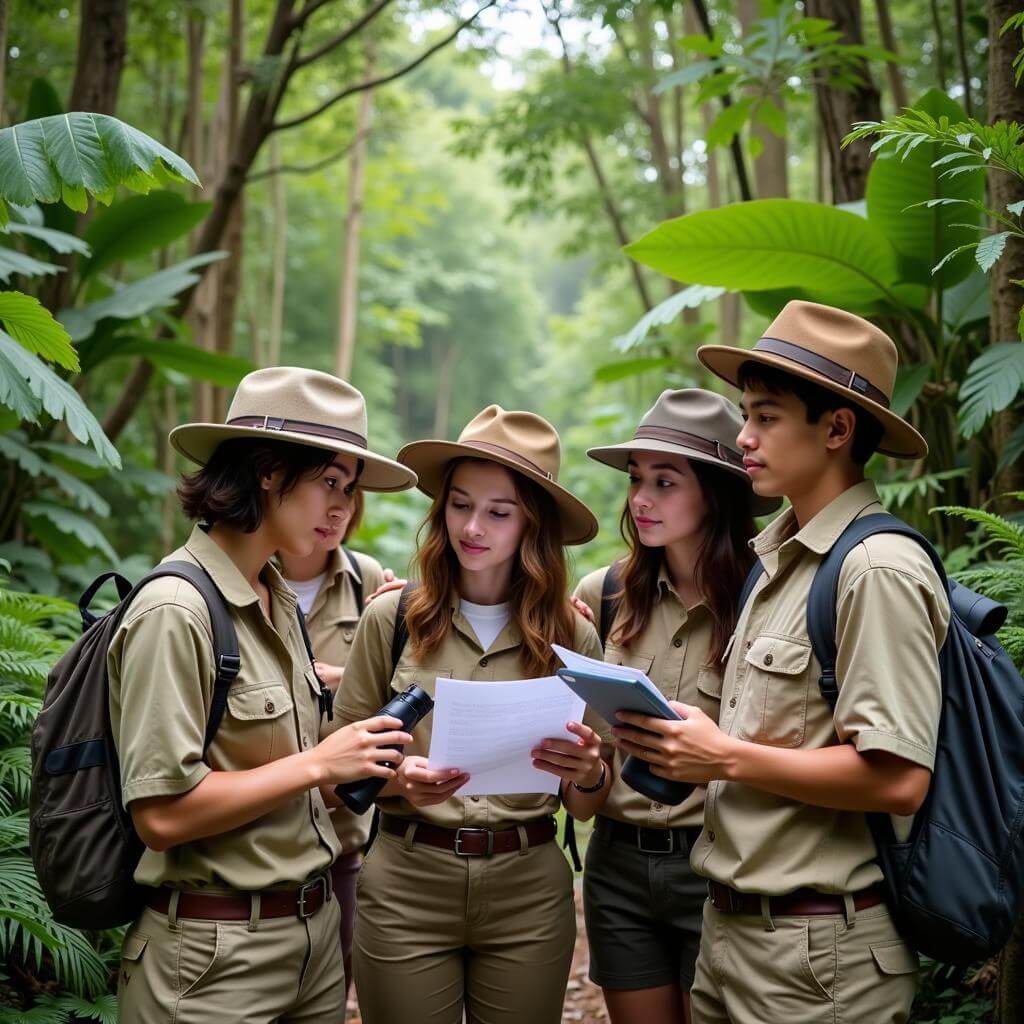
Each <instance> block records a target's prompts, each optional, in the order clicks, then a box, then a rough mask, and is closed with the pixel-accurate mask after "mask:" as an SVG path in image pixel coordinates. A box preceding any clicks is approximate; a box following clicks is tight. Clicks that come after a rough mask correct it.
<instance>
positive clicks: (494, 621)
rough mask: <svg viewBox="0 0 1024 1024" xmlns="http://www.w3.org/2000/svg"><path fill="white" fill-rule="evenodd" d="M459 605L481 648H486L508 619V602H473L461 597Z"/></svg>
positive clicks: (496, 636) (495, 638)
mask: <svg viewBox="0 0 1024 1024" xmlns="http://www.w3.org/2000/svg"><path fill="white" fill-rule="evenodd" d="M459 607H460V608H461V610H462V614H463V615H465V616H466V619H467V620H468V621H469V624H470V625H471V626H472V627H473V632H474V633H476V638H477V640H479V641H480V646H481V648H483V650H485V651H486V650H487V649H488V648H489V647H490V646H491V644H493V643H494V641H495V640H497V638H498V634H499V633H500V632H501V631H502V630H503V629H504V628H505V626H506V625H507V624H508V620H509V611H508V603H507V602H506V603H505V604H473V603H472V601H467V600H466V599H465V598H462V600H461V602H460V605H459Z"/></svg>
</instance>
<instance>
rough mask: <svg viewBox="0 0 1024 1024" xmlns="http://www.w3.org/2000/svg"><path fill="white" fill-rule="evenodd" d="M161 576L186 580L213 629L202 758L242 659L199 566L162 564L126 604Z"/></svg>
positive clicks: (224, 610)
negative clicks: (210, 694) (212, 675)
mask: <svg viewBox="0 0 1024 1024" xmlns="http://www.w3.org/2000/svg"><path fill="white" fill-rule="evenodd" d="M162 576H177V577H179V578H180V579H183V580H187V581H188V582H189V583H191V584H192V586H193V587H195V588H196V590H198V591H199V593H200V594H202V596H203V600H204V601H205V602H206V607H207V608H208V609H209V612H210V625H211V626H212V628H213V657H214V664H215V666H216V671H217V674H216V676H215V678H214V681H213V698H212V699H211V701H210V716H209V718H208V719H207V722H206V734H205V735H204V737H203V754H204V755H205V754H206V751H207V749H208V748H209V746H210V743H211V742H212V741H213V737H214V736H216V735H217V730H218V729H219V728H220V723H221V719H222V718H223V717H224V709H225V708H226V707H227V703H228V690H229V689H230V688H231V684H232V683H233V682H234V681H235V678H236V677H237V676H238V673H239V670H240V669H241V667H242V662H241V659H240V658H239V656H238V634H237V633H236V632H235V624H234V623H233V622H232V621H231V615H230V613H229V612H228V606H227V605H226V604H225V603H224V598H223V597H222V596H221V592H220V591H219V590H218V589H217V585H216V584H215V583H214V582H213V580H212V578H211V577H210V574H209V573H208V572H207V571H206V570H205V569H204V568H203V567H202V566H199V565H194V564H193V563H192V562H185V561H175V562H163V563H161V564H160V565H158V566H157V567H156V568H155V569H154V570H153V571H152V572H150V573H148V574H147V575H146V576H144V577H143V578H142V579H141V580H140V581H139V583H138V585H137V586H136V587H135V589H134V590H133V591H132V593H131V594H130V595H129V597H128V600H130V599H131V598H132V597H134V596H135V594H136V593H137V592H138V591H139V590H140V589H141V588H142V587H143V586H144V585H145V584H146V583H149V581H150V580H155V579H160V578H161V577H162ZM90 589H92V588H90ZM87 593H88V591H87Z"/></svg>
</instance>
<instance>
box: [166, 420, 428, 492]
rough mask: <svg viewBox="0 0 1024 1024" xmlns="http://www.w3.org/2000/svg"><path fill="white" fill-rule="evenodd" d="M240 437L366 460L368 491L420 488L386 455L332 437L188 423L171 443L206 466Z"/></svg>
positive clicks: (363, 479) (363, 484)
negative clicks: (222, 446) (227, 443)
mask: <svg viewBox="0 0 1024 1024" xmlns="http://www.w3.org/2000/svg"><path fill="white" fill-rule="evenodd" d="M240 437H250V438H254V439H258V440H261V441H288V442H290V443H292V444H301V445H305V446H306V447H307V448H323V449H324V450H325V451H330V452H338V453H339V454H341V455H351V456H353V457H355V458H357V459H362V460H363V471H362V473H361V474H360V475H359V487H360V489H361V490H364V491H385V492H386V491H407V490H408V489H409V488H410V487H414V486H415V485H416V474H415V473H414V472H411V471H410V470H409V469H408V468H407V467H405V466H403V465H401V464H400V463H398V462H394V461H393V460H391V459H386V458H384V456H383V455H376V454H374V453H373V452H369V451H367V450H366V449H365V448H360V447H359V446H358V445H354V444H347V443H346V442H344V441H336V440H333V439H332V438H329V437H322V438H321V437H312V436H310V435H309V434H299V433H293V432H291V431H288V430H264V429H263V428H261V427H233V426H228V425H226V424H224V423H185V424H182V425H181V426H180V427H175V428H174V430H172V431H171V433H170V435H169V437H168V440H169V441H170V443H171V447H172V448H174V449H175V451H178V452H180V453H181V454H182V455H184V456H185V458H186V459H189V460H190V461H191V462H195V463H197V464H198V465H200V466H205V465H206V463H207V462H209V461H210V456H211V455H212V454H213V451H214V449H215V448H216V447H217V445H219V444H220V443H221V442H222V441H228V440H231V439H232V438H240Z"/></svg>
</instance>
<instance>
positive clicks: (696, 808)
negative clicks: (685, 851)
mask: <svg viewBox="0 0 1024 1024" xmlns="http://www.w3.org/2000/svg"><path fill="white" fill-rule="evenodd" d="M607 573H608V567H607V566H605V568H603V569H598V570H596V571H595V572H592V573H590V574H589V575H587V576H585V577H584V578H583V579H582V580H581V581H580V584H579V586H578V587H577V588H576V596H577V597H578V598H580V600H582V601H584V602H585V603H586V604H587V605H589V606H590V608H591V609H592V610H593V612H594V616H595V618H597V617H599V616H600V614H601V590H602V588H603V587H604V579H605V576H606V575H607ZM616 619H618V616H616ZM711 629H712V619H711V615H710V613H709V612H708V610H707V608H706V607H705V606H704V605H697V606H696V607H695V608H690V609H687V608H686V607H685V606H684V604H683V602H682V601H681V600H680V599H679V595H678V594H677V593H676V591H675V589H674V588H673V586H672V583H671V581H670V580H669V577H668V573H667V572H666V570H665V568H664V567H662V570H661V573H660V575H659V576H658V596H657V598H656V600H655V603H654V607H653V609H652V611H651V616H650V618H649V620H648V621H647V623H646V625H645V626H644V628H643V631H642V632H641V633H640V634H639V636H637V637H635V638H634V639H633V641H632V642H631V643H630V645H629V646H628V647H619V646H618V645H617V644H615V643H613V642H612V640H611V639H610V638H611V637H612V636H613V635H614V631H615V624H614V623H612V627H611V629H609V631H608V636H609V640H608V642H607V644H606V645H605V652H604V660H605V661H607V662H608V663H609V664H611V665H628V666H629V667H630V668H638V669H640V671H642V672H646V673H647V675H648V676H649V677H650V679H651V682H653V683H654V685H655V686H657V687H658V689H659V690H660V691H661V692H662V694H664V696H665V697H666V698H667V699H668V700H677V701H681V702H682V703H684V704H696V705H697V706H698V707H699V708H701V709H702V710H704V711H706V712H707V714H708V715H710V716H711V718H712V719H713V720H714V721H716V722H717V721H718V708H719V704H720V702H721V698H722V674H721V671H720V667H719V666H717V665H713V666H709V665H707V664H706V662H707V660H708V652H709V650H710V647H711ZM600 730H601V736H602V738H603V739H606V740H611V727H610V726H609V725H607V724H606V723H605V722H604V720H603V719H601V720H600ZM622 761H623V757H622V754H621V753H620V752H619V751H618V750H616V751H615V782H614V783H613V784H612V788H611V791H610V792H609V793H608V800H607V802H606V803H605V805H604V807H603V808H602V809H601V814H603V815H605V816H607V817H609V818H615V819H616V820H617V821H624V822H627V823H629V824H631V825H638V826H641V827H643V828H676V827H678V826H693V825H701V824H703V822H704V787H703V786H698V787H697V788H696V789H695V790H694V791H693V792H692V793H691V794H690V795H689V796H688V797H687V798H686V799H685V800H684V801H683V802H682V803H681V804H679V805H677V806H676V807H670V806H668V804H662V803H657V802H655V801H653V800H649V799H648V798H647V797H645V796H643V795H641V794H640V793H638V792H637V791H636V790H635V789H631V788H630V787H629V786H627V785H626V783H624V782H623V781H622V778H621V772H622Z"/></svg>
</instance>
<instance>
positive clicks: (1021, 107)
mask: <svg viewBox="0 0 1024 1024" xmlns="http://www.w3.org/2000/svg"><path fill="white" fill-rule="evenodd" d="M1019 11H1020V2H1019V0H992V2H991V6H990V7H989V25H988V37H989V57H988V60H989V64H988V113H989V120H990V121H1000V120H1002V121H1017V122H1018V123H1024V89H1021V88H1018V87H1017V86H1016V85H1015V84H1014V80H1013V78H1014V73H1013V68H1012V63H1013V59H1014V57H1015V56H1016V53H1017V50H1018V48H1019V46H1020V34H1019V33H1018V32H1006V33H1005V34H1004V35H1002V36H1000V35H999V31H1000V29H1001V28H1002V27H1003V25H1004V23H1005V22H1006V19H1007V18H1009V17H1010V15H1012V14H1017V13H1019ZM988 187H989V199H990V201H991V203H992V208H993V209H995V210H1000V211H1003V212H1005V211H1006V206H1007V204H1008V203H1013V202H1019V201H1020V200H1021V199H1024V190H1022V189H1021V186H1020V183H1019V182H1018V180H1017V179H1016V178H1014V177H1012V176H1011V175H1009V174H1004V173H1002V172H1001V171H992V172H991V174H990V175H989V183H988ZM1022 279H1024V241H1022V240H1021V239H1019V238H1009V239H1007V242H1006V249H1005V251H1004V253H1003V256H1002V258H1001V259H1000V260H998V262H997V263H996V264H995V266H994V267H993V268H992V313H991V316H990V319H989V334H990V337H991V339H992V341H993V342H1001V341H1016V340H1018V338H1019V335H1018V333H1017V322H1018V318H1019V316H1020V310H1021V305H1022V304H1024V289H1022V288H1021V287H1020V286H1019V285H1016V284H1013V281H1014V280H1022ZM1021 422H1022V421H1021V418H1020V417H1019V416H1018V415H1017V414H1015V413H1014V412H1013V411H1012V410H1010V411H1007V412H1006V413H1004V414H1003V415H1002V416H1000V417H999V419H998V420H997V422H996V425H995V442H996V445H995V447H996V450H997V451H1001V450H1002V448H1003V445H1004V444H1005V443H1006V440H1007V439H1008V438H1009V436H1010V434H1011V433H1013V431H1014V430H1015V429H1016V428H1017V426H1018V425H1019V424H1020V423H1021ZM996 487H997V492H996V493H997V494H998V493H1001V492H1005V491H1020V490H1024V465H1022V461H1021V460H1018V462H1017V465H1015V466H1010V467H1008V468H1007V469H1006V471H1005V472H1004V473H1002V474H1001V475H1000V476H999V478H998V479H997V480H996ZM1017 955H1018V957H1020V958H1024V949H1022V950H1021V951H1019V952H1018V954H1017ZM1007 983H1008V984H1010V985H1013V986H1014V992H1015V995H1014V998H1013V1000H1012V1005H1013V1008H1014V1010H1015V1012H1017V1013H1018V1014H1019V1016H1017V1017H1014V1018H1012V1019H1014V1020H1024V972H1019V973H1018V974H1017V975H1016V976H1015V977H1014V978H1012V979H1007ZM1010 1019H1011V1017H1004V1020H1006V1021H1008V1020H1010Z"/></svg>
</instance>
